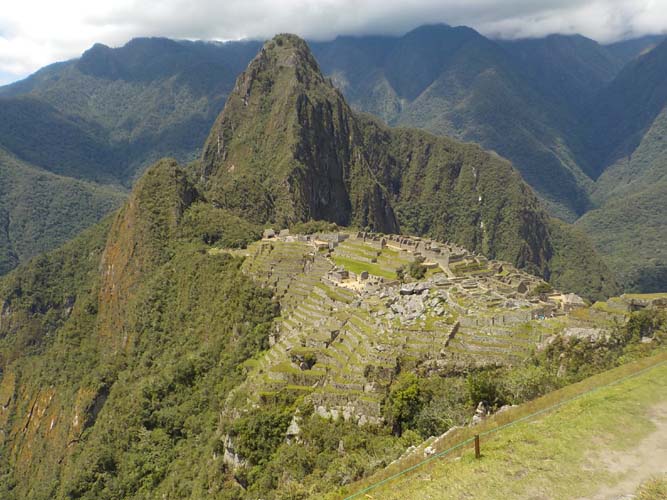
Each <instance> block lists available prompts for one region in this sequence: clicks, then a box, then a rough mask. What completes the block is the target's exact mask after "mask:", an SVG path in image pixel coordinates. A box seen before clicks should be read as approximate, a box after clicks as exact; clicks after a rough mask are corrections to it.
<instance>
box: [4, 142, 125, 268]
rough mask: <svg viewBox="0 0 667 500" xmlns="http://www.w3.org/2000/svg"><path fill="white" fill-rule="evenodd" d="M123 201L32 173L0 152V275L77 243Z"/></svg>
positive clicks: (85, 185)
mask: <svg viewBox="0 0 667 500" xmlns="http://www.w3.org/2000/svg"><path fill="white" fill-rule="evenodd" d="M125 196H126V193H125V191H124V190H122V189H120V188H117V187H113V186H102V185H98V184H95V183H91V182H86V181H80V180H75V179H71V178H68V177H63V176H60V175H55V174H53V173H50V172H47V171H46V170H42V169H39V168H36V167H33V166H31V165H29V164H27V163H25V162H23V161H21V160H19V159H18V158H16V157H15V156H13V155H11V154H10V153H8V152H7V151H6V150H4V149H2V148H0V274H4V273H6V272H8V271H10V270H11V269H13V268H14V267H16V265H17V264H18V263H19V262H22V261H25V260H27V259H29V258H30V257H33V256H35V255H37V254H40V253H42V252H45V251H47V250H50V249H52V248H53V247H54V246H57V245H61V244H63V243H64V242H65V241H68V240H69V239H71V238H73V237H74V236H75V235H76V234H77V233H79V232H80V231H82V230H84V229H86V228H87V227H90V226H92V225H93V224H95V223H96V222H97V221H99V220H100V218H102V217H103V216H104V215H106V214H107V213H108V212H110V211H111V210H113V209H115V208H117V207H118V206H119V205H120V204H121V203H122V201H123V200H124V199H125Z"/></svg>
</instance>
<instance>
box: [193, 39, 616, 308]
mask: <svg viewBox="0 0 667 500" xmlns="http://www.w3.org/2000/svg"><path fill="white" fill-rule="evenodd" d="M201 168H202V179H203V181H204V182H205V185H206V186H207V197H208V198H209V199H211V200H212V201H213V202H214V203H216V204H217V205H218V206H220V207H222V208H224V209H228V210H232V211H234V212H235V213H236V214H237V215H238V216H245V217H249V218H251V219H252V220H253V221H254V222H257V223H266V222H272V223H276V224H278V225H279V226H281V227H284V226H289V225H291V224H294V223H295V222H299V221H306V220H308V219H324V220H329V221H333V222H336V223H338V224H342V225H353V226H357V227H362V228H363V227H366V226H369V227H371V228H372V229H374V230H376V231H382V232H396V231H397V229H398V228H401V230H403V231H406V232H408V233H412V234H423V235H428V236H430V237H434V238H437V239H442V240H448V241H452V242H456V243H458V244H460V245H463V246H465V247H466V248H469V249H473V250H477V251H480V252H482V253H484V254H486V255H489V256H490V257H494V258H495V257H498V258H502V259H504V260H508V261H510V262H513V263H515V264H516V265H518V266H521V267H526V268H528V269H531V270H532V271H533V272H536V273H538V274H540V275H542V276H544V277H545V278H551V279H553V281H554V282H555V283H557V284H558V285H561V286H564V287H570V288H571V287H573V286H574V283H572V282H570V281H567V280H564V279H563V278H564V276H565V267H564V266H556V267H554V266H552V265H551V262H552V259H554V257H555V256H556V255H558V254H559V253H561V252H567V257H566V259H565V261H564V262H567V261H569V262H570V263H571V264H572V272H573V275H576V274H578V273H579V272H580V271H583V269H584V268H585V269H586V270H587V272H588V273H590V275H591V277H592V279H591V280H589V281H588V283H587V284H583V283H582V284H583V285H584V287H583V288H579V287H576V289H577V290H578V291H579V292H581V293H584V294H585V295H589V294H592V295H599V294H602V295H604V294H605V293H608V292H612V291H613V287H614V285H613V279H612V278H611V277H610V275H609V273H608V272H607V271H606V270H605V269H604V266H601V265H597V264H595V257H592V258H591V259H590V261H589V262H586V263H584V262H582V261H580V260H579V259H576V258H575V255H574V254H573V255H569V253H570V252H574V253H575V254H577V253H581V254H585V253H587V252H586V250H583V249H584V248H586V247H587V245H586V243H585V239H583V238H581V239H580V241H579V243H580V244H582V245H583V246H582V247H581V248H582V250H576V249H575V245H571V244H569V243H568V239H569V238H570V236H569V235H568V232H569V231H570V230H569V229H568V228H566V227H565V226H562V227H561V226H560V225H558V226H556V223H555V222H554V221H552V220H551V219H550V218H549V216H548V215H547V214H546V213H545V212H544V211H543V209H542V208H541V207H540V205H539V203H538V201H537V199H536V198H535V196H534V195H533V193H532V192H531V190H530V188H528V187H527V186H526V185H525V184H524V183H523V182H522V181H521V178H520V176H519V175H518V174H517V173H516V172H515V171H514V170H513V169H512V166H511V165H510V164H509V162H507V161H505V160H503V159H501V158H499V157H498V156H496V155H493V154H489V153H486V152H484V151H483V150H481V149H480V148H479V147H477V146H473V145H464V144H460V143H457V142H455V141H452V140H450V139H445V138H438V137H436V136H433V135H430V134H428V133H424V132H417V131H414V130H409V129H398V130H391V129H389V128H387V127H385V126H383V125H381V124H380V123H378V122H377V121H375V120H373V119H370V118H369V117H367V116H364V115H359V114H356V113H354V112H353V111H352V110H351V109H350V108H349V107H348V106H347V104H346V103H345V100H344V99H343V97H342V95H341V94H340V93H339V92H338V91H337V90H336V89H335V87H334V86H333V85H332V84H331V83H329V82H327V81H326V80H325V79H324V78H323V77H322V75H321V73H320V71H319V68H318V65H317V63H316V61H315V60H314V58H313V57H312V55H311V54H310V51H309V50H308V47H307V45H306V44H305V42H303V41H301V40H299V39H297V38H295V37H292V36H279V37H276V38H275V39H274V40H273V41H271V42H270V43H269V44H268V45H265V47H264V48H263V49H262V51H260V54H259V55H258V56H257V57H256V58H255V59H254V60H253V61H252V63H251V64H250V65H249V67H248V69H247V70H246V71H245V72H244V73H243V75H241V76H240V77H239V79H238V81H237V83H236V86H235V89H234V92H233V93H232V94H231V95H230V97H229V99H228V101H227V104H226V105H225V109H224V111H223V112H222V113H221V115H220V117H219V118H218V120H217V121H216V123H215V125H214V126H213V129H212V131H211V135H210V136H209V138H208V141H207V143H206V146H205V148H204V154H203V158H202V167H201ZM552 232H553V233H554V234H555V233H558V234H560V235H562V236H561V237H560V238H555V237H554V236H553V235H552V234H551V233H552ZM588 249H589V250H590V247H589V248H588ZM591 253H592V252H591ZM564 256H565V255H564ZM581 264H586V265H585V266H584V267H582V268H580V267H579V266H580V265H581ZM593 268H595V271H593ZM577 269H579V270H577ZM593 283H595V284H593ZM589 285H590V287H589Z"/></svg>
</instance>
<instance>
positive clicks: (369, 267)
mask: <svg viewBox="0 0 667 500" xmlns="http://www.w3.org/2000/svg"><path fill="white" fill-rule="evenodd" d="M333 261H334V262H335V263H336V265H338V266H343V267H344V268H345V269H347V270H348V271H351V272H353V273H356V274H359V273H361V272H362V271H367V272H368V273H369V274H372V275H374V276H380V277H382V278H387V279H396V272H395V271H390V270H389V269H387V268H386V267H383V266H382V265H380V264H372V263H370V262H360V261H358V260H354V259H350V258H348V257H338V256H336V255H334V256H333Z"/></svg>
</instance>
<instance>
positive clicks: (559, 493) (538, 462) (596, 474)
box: [331, 351, 667, 499]
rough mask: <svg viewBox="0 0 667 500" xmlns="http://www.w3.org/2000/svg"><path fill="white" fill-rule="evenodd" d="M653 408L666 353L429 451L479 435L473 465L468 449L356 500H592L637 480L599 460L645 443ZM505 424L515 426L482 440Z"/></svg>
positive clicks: (665, 391)
mask: <svg viewBox="0 0 667 500" xmlns="http://www.w3.org/2000/svg"><path fill="white" fill-rule="evenodd" d="M627 377H631V378H627ZM610 384H612V385H610ZM573 398H576V399H573ZM556 405H558V406H556ZM554 406H555V407H554ZM658 407H661V408H667V353H666V352H664V351H663V352H661V353H660V354H657V355H655V356H653V357H651V358H646V359H642V360H640V361H637V362H634V363H630V364H627V365H623V366H621V367H618V368H615V369H613V370H609V371H607V372H604V373H601V374H598V375H596V376H594V377H591V378H588V379H586V380H584V381H582V382H579V383H577V384H573V385H571V386H568V387H565V388H563V389H561V390H558V391H555V392H553V393H550V394H547V395H545V396H543V397H541V398H538V399H536V400H534V401H531V402H529V403H526V404H524V405H520V406H518V407H516V408H512V409H510V410H508V411H507V412H504V413H502V414H500V415H495V416H494V417H491V418H490V419H488V420H487V421H486V422H484V423H482V424H481V425H479V426H477V427H475V428H474V429H472V428H464V429H461V430H459V431H458V432H454V433H452V434H451V435H450V436H448V437H447V438H446V439H443V440H441V441H440V442H437V443H436V444H435V445H434V446H435V448H436V450H437V451H439V452H440V451H443V450H446V449H449V448H451V447H452V446H454V445H456V444H458V443H460V442H462V441H465V440H466V439H470V438H471V437H472V436H473V434H474V433H479V434H481V435H482V458H481V459H479V460H476V459H475V458H474V454H473V451H472V448H471V446H472V445H471V444H470V443H468V444H466V445H465V446H463V447H461V448H459V449H457V450H455V451H454V452H452V453H451V454H449V455H447V456H446V457H441V458H435V459H433V460H432V461H430V462H429V463H427V464H426V465H424V466H422V467H419V468H417V469H415V470H413V471H411V472H408V473H406V474H404V475H402V476H400V477H397V478H394V479H392V480H391V481H388V482H386V483H384V484H383V485H381V486H379V487H378V488H376V489H373V490H372V491H369V492H367V494H368V495H369V496H367V497H365V496H364V495H361V496H360V497H358V498H382V499H403V498H425V499H441V498H470V497H474V498H489V499H495V498H583V497H590V496H592V495H593V494H595V493H596V492H598V491H599V489H600V488H601V487H602V486H605V485H606V486H607V487H612V488H613V487H614V485H615V484H617V483H619V482H621V481H633V480H636V481H637V482H639V481H640V480H641V478H640V477H634V476H635V475H636V474H637V472H638V471H636V470H634V469H633V468H632V467H629V468H628V470H621V471H616V472H614V473H612V472H611V471H610V470H609V469H608V468H607V467H605V466H604V463H605V462H604V457H608V456H609V455H619V456H622V455H623V453H624V452H627V451H628V450H634V449H635V448H636V447H637V444H638V443H640V442H641V441H642V440H643V439H647V437H649V436H650V435H651V433H653V432H654V431H655V429H656V423H655V422H656V420H655V418H653V417H651V415H652V414H654V415H655V414H656V412H657V413H659V412H658V411H657V410H656V408H658ZM537 412H542V413H540V414H538V415H535V413H537ZM664 413H665V412H664V411H663V412H662V414H664ZM521 419H523V420H521ZM510 422H516V424H515V425H509V426H507V427H504V428H502V429H500V430H498V432H491V433H490V434H488V435H485V434H484V433H485V432H489V431H493V429H497V428H499V427H501V426H504V425H506V424H508V423H510ZM652 453H653V451H652V450H648V454H649V456H652ZM457 456H458V457H460V458H458V459H456V460H454V459H452V458H454V457H457ZM423 460H424V456H423V454H422V453H418V454H416V455H415V456H414V457H408V458H407V459H404V460H402V461H400V462H398V463H397V464H395V465H394V466H392V467H389V468H388V469H385V470H383V471H382V472H380V473H378V474H376V475H374V476H373V477H371V478H369V479H368V480H366V481H364V482H361V483H357V484H355V485H352V486H351V487H349V488H348V489H346V490H344V491H340V492H338V493H337V494H332V496H331V498H337V497H345V496H347V495H350V494H351V493H353V492H357V491H360V490H362V489H363V488H365V487H366V486H368V485H370V484H374V483H376V482H378V481H381V480H383V479H386V478H389V477H390V476H392V475H393V474H395V473H397V472H399V471H402V470H405V469H407V468H408V467H410V466H413V465H415V464H417V463H418V462H421V461H423ZM658 465H659V464H658ZM614 498H615V497H614Z"/></svg>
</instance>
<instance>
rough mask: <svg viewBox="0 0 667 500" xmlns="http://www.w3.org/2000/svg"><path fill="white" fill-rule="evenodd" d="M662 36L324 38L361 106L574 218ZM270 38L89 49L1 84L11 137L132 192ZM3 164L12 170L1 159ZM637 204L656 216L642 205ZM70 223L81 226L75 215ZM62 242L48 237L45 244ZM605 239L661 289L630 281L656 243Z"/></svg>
mask: <svg viewBox="0 0 667 500" xmlns="http://www.w3.org/2000/svg"><path fill="white" fill-rule="evenodd" d="M659 41H660V38H659V37H653V38H651V37H648V38H644V39H640V40H633V41H632V40H631V41H626V42H619V43H618V44H614V45H613V46H602V45H599V44H597V43H596V42H594V41H592V40H590V39H587V38H584V37H580V36H550V37H547V38H544V39H536V40H519V41H512V42H508V41H502V42H500V41H493V40H489V39H487V38H485V37H483V36H481V35H480V34H479V33H477V32H475V31H474V30H472V29H469V28H465V27H457V28H454V27H449V26H446V25H436V26H425V27H421V28H418V29H416V30H414V31H412V32H410V33H408V34H406V35H404V36H400V37H379V36H368V37H339V38H337V39H335V40H333V41H331V42H314V43H312V44H311V46H312V49H313V54H314V56H315V58H316V60H317V61H318V63H319V65H320V67H321V68H322V70H323V73H324V74H325V75H327V76H329V77H331V78H332V80H333V81H334V83H335V85H336V86H337V87H338V88H339V89H340V90H341V91H342V93H343V95H344V96H345V97H346V98H347V99H348V102H350V104H351V105H352V107H353V108H355V109H358V110H364V111H368V112H370V113H373V114H376V115H378V116H379V117H381V118H382V119H383V120H385V121H388V122H389V123H390V124H398V125H401V126H404V125H409V126H416V127H419V128H424V129H426V130H428V131H431V132H435V133H437V134H442V133H444V134H447V135H449V136H452V137H454V138H459V139H464V140H472V141H475V142H478V143H480V144H481V145H482V146H483V147H485V148H488V149H493V150H495V151H497V152H498V153H500V154H501V155H503V156H505V157H506V158H508V159H510V160H511V161H512V162H513V163H514V165H515V166H516V167H517V169H518V170H519V172H520V173H521V175H522V176H523V178H524V179H525V180H526V181H527V182H528V184H530V185H531V186H532V187H533V188H534V189H535V190H536V192H537V194H538V196H540V198H541V199H542V200H543V201H546V203H547V207H548V208H549V210H550V212H551V213H552V214H556V215H558V216H561V217H564V218H566V219H567V220H569V221H573V220H575V219H576V218H578V217H579V216H580V215H582V214H584V213H585V212H587V211H589V210H591V209H596V208H597V209H599V208H601V207H600V203H601V202H600V197H599V196H598V192H600V190H601V188H600V187H598V186H597V183H596V181H597V176H598V175H599V174H600V172H603V171H604V170H606V168H607V167H608V166H609V165H606V164H605V163H606V161H607V160H606V159H607V156H609V155H612V151H607V149H609V145H608V144H606V142H605V141H607V139H608V138H609V137H616V135H614V134H617V132H618V133H621V134H622V133H624V132H623V130H620V131H616V132H614V131H611V132H610V133H609V134H607V132H606V128H605V127H614V126H615V125H613V123H614V120H611V119H610V120H606V121H604V120H598V119H597V118H596V119H595V123H594V124H593V123H592V122H591V120H589V118H590V117H595V116H596V115H597V114H600V113H597V112H596V111H595V110H596V109H601V110H603V111H604V112H605V113H607V107H606V105H605V104H604V101H615V102H617V103H620V102H625V100H626V97H624V96H623V95H621V94H619V93H618V92H630V90H629V89H628V88H627V87H628V86H627V85H623V84H622V80H623V78H626V79H627V77H623V76H622V75H623V74H624V73H627V72H628V71H631V67H635V66H637V67H639V66H642V65H640V64H639V63H638V62H637V61H639V60H644V59H645V58H646V57H648V56H651V57H652V59H650V60H648V62H646V63H645V66H647V67H652V66H653V65H654V64H659V62H658V57H657V55H656V54H657V53H658V52H659V51H653V50H651V49H653V48H654V47H655V46H656V44H657V43H658V42H659ZM260 45H261V44H259V43H258V42H230V43H224V44H222V43H203V42H181V41H172V40H166V39H136V40H133V41H131V42H130V43H128V44H127V45H125V46H124V47H121V48H117V49H111V48H109V47H105V46H102V45H96V46H94V47H93V48H91V49H90V50H89V51H87V52H86V53H85V54H84V55H83V56H82V57H81V58H80V59H76V60H72V61H67V62H64V63H58V64H55V65H52V66H49V67H46V68H44V69H42V70H40V71H38V72H37V73H35V74H34V75H32V76H31V77H29V78H28V79H26V80H24V81H22V82H18V83H15V84H13V85H9V86H6V87H2V88H0V96H2V97H1V98H0V103H1V104H2V105H1V106H0V114H2V115H3V116H4V117H5V118H6V120H3V125H4V126H5V129H4V130H3V133H2V136H1V139H0V141H1V142H2V147H3V148H5V149H6V150H7V151H8V152H9V153H10V154H11V155H12V156H15V157H16V158H17V159H18V160H20V161H21V162H23V163H26V164H29V165H30V166H32V167H36V168H40V169H43V170H47V171H50V172H53V173H57V174H59V175H63V176H67V177H71V178H76V179H79V180H92V181H94V182H97V183H104V184H108V185H109V186H111V187H110V189H112V190H113V191H115V192H116V193H120V192H122V191H123V190H124V189H125V188H126V187H127V186H129V185H130V184H131V182H132V181H133V179H135V178H136V176H137V175H138V174H139V173H140V172H141V171H142V170H143V168H145V166H146V165H147V164H149V163H150V162H151V161H154V160H156V159H158V158H159V157H161V156H171V157H175V158H176V159H177V160H179V161H188V160H191V159H193V158H196V157H197V155H198V152H199V148H200V147H201V145H202V144H203V142H204V139H205V138H206V135H207V133H208V131H209V129H210V127H211V125H212V123H213V121H214V119H215V117H216V116H217V115H218V113H219V112H220V110H221V109H222V107H223V105H224V102H225V100H226V97H227V95H228V93H229V92H230V91H231V89H232V87H233V84H234V79H235V78H236V75H237V74H238V73H239V72H240V71H241V70H242V69H243V67H245V65H246V64H247V62H248V61H249V60H250V59H251V58H252V57H253V55H254V54H255V53H256V51H257V50H258V49H259V47H260ZM637 58H639V59H637ZM626 63H627V66H628V68H626V69H625V70H624V71H622V72H621V73H620V74H619V71H620V70H621V68H623V66H624V65H626ZM617 74H618V75H619V76H618V79H619V81H620V83H619V82H617V81H616V75H617ZM613 89H618V90H613ZM622 89H625V90H622ZM604 96H608V97H604ZM635 97H641V96H639V95H638V96H635ZM647 99H648V100H647V101H646V102H645V103H644V104H641V103H638V104H637V105H638V106H639V107H640V108H642V109H651V110H652V111H651V112H652V113H653V112H656V111H655V109H653V108H654V107H655V105H656V104H655V102H654V100H651V97H650V95H649V96H648V97H647ZM600 103H602V104H600ZM613 109H615V108H614V105H613V104H612V105H611V107H610V111H609V112H611V111H612V110H613ZM605 113H602V114H604V115H605V116H607V114H605ZM656 115H657V112H656ZM644 121H646V120H644ZM0 126H1V125H0ZM646 126H649V124H648V123H644V122H642V123H641V124H639V126H637V127H635V129H633V131H632V134H634V136H636V137H634V136H633V138H631V139H628V140H629V142H628V144H635V143H638V142H637V141H639V140H640V138H641V137H642V132H643V131H645V127H646ZM592 128H594V129H595V133H592V132H591V129H592ZM618 140H620V141H621V142H623V141H624V140H625V139H623V138H619V139H618ZM633 141H634V142H633ZM603 143H604V144H603ZM0 168H3V169H5V170H8V169H9V167H8V165H7V164H6V163H1V162H0ZM602 178H603V179H604V178H605V176H604V175H603V176H602ZM613 178H614V177H613V176H612V177H610V179H613ZM113 186H120V187H113ZM116 193H114V195H115V194H116ZM642 206H646V204H642ZM93 212H94V213H96V212H95V211H94V210H93ZM604 213H605V210H604V209H602V212H596V214H597V217H599V216H600V215H601V214H604ZM637 213H638V214H640V218H642V217H644V214H643V209H642V210H641V211H639V212H637ZM602 217H603V218H604V215H602ZM648 217H650V214H646V218H648ZM58 222H59V223H62V225H63V227H67V226H68V223H67V221H66V220H65V219H64V218H59V219H58ZM617 227H618V228H619V229H621V226H619V225H617ZM64 234H65V237H71V236H72V235H73V234H74V233H72V232H69V230H66V231H65V233H64ZM621 236H622V238H625V239H628V238H630V236H628V233H624V234H623V235H621ZM631 238H632V239H635V237H634V236H632V237H631ZM647 238H648V239H649V240H650V239H655V238H653V236H651V235H648V237H647ZM60 241H62V240H61V239H59V240H56V239H52V238H50V237H46V238H44V240H43V244H41V245H39V248H43V247H46V248H50V247H52V246H53V245H54V244H56V243H58V242H60ZM595 241H596V243H597V248H598V250H601V251H603V252H606V253H607V254H609V255H610V256H609V260H608V261H607V262H608V264H609V265H611V266H613V267H614V272H616V266H617V265H618V263H619V262H621V263H622V264H623V263H624V264H625V265H628V263H630V264H631V265H632V267H633V270H630V269H619V275H620V276H621V278H622V281H623V284H624V286H626V287H630V288H632V289H636V290H642V289H653V288H654V285H653V284H649V283H648V282H646V281H645V280H644V279H643V278H638V279H635V278H627V277H628V276H629V275H630V274H633V273H634V275H638V274H637V273H639V275H644V274H646V273H644V272H642V271H641V269H642V268H643V267H644V266H646V267H647V269H651V268H652V267H653V266H654V265H656V263H657V265H661V263H664V262H663V261H662V260H661V259H662V257H658V258H657V259H658V260H657V261H651V262H648V261H647V260H646V257H645V256H644V254H645V253H646V254H655V253H656V252H655V250H654V249H653V248H652V244H651V243H650V242H648V243H647V245H646V248H649V250H648V251H647V252H643V253H640V254H637V256H636V258H634V259H631V260H628V259H625V258H624V257H621V254H620V253H618V252H617V251H615V250H614V251H613V254H612V253H610V251H609V247H608V246H607V245H605V244H604V243H603V242H602V240H601V239H600V238H598V237H595ZM7 248H8V250H2V251H3V255H5V257H3V259H4V260H5V261H7V262H11V263H14V262H16V261H17V259H16V254H17V252H16V250H12V249H11V248H10V247H7ZM12 252H13V255H14V256H10V254H11V253H12ZM24 256H25V257H27V256H29V255H27V254H26V255H21V256H20V257H21V258H23V257H24ZM10 265H13V264H10ZM647 272H650V271H647ZM659 283H660V281H659Z"/></svg>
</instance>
